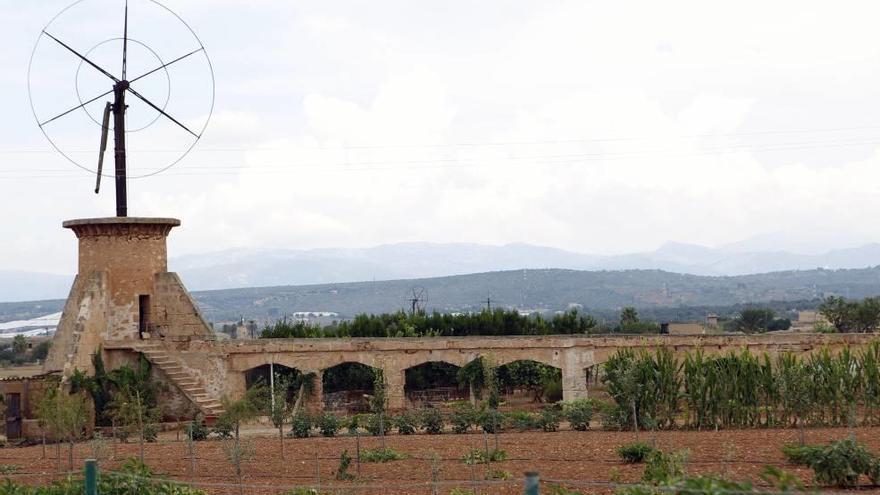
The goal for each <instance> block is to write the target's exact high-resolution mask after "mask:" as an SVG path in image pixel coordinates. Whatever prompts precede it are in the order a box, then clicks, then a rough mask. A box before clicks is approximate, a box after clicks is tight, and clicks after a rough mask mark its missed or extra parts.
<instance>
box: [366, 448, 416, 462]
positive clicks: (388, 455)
mask: <svg viewBox="0 0 880 495" xmlns="http://www.w3.org/2000/svg"><path fill="white" fill-rule="evenodd" d="M401 459H406V454H402V453H400V452H398V451H396V450H394V449H392V448H391V447H386V448H384V449H382V448H379V449H367V450H364V451H363V452H361V460H362V461H364V462H391V461H399V460H401Z"/></svg>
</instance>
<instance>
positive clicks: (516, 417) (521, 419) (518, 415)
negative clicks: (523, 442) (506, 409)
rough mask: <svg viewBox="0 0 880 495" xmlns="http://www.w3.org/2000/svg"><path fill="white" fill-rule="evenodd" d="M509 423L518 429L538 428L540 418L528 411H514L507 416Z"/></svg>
mask: <svg viewBox="0 0 880 495" xmlns="http://www.w3.org/2000/svg"><path fill="white" fill-rule="evenodd" d="M507 424H508V425H510V427H511V428H513V429H515V430H516V431H528V430H533V429H535V428H537V425H538V419H537V418H536V417H535V415H534V414H532V413H530V412H526V411H514V412H512V413H510V414H509V415H508V416H507Z"/></svg>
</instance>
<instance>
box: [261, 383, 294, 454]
mask: <svg viewBox="0 0 880 495" xmlns="http://www.w3.org/2000/svg"><path fill="white" fill-rule="evenodd" d="M274 385H275V390H274V391H273V390H270V391H268V393H269V400H265V401H263V404H264V405H263V410H264V412H265V413H266V416H268V417H269V420H270V421H272V424H273V425H275V428H278V446H279V447H280V450H281V459H284V423H285V422H287V420H288V418H290V415H291V413H292V412H293V410H292V409H293V407H292V406H293V404H291V403H290V402H289V401H288V397H290V394H289V393H288V391H289V390H290V388H291V381H290V380H289V379H288V378H286V377H284V376H282V375H281V374H276V376H275V379H274ZM298 392H299V390H298Z"/></svg>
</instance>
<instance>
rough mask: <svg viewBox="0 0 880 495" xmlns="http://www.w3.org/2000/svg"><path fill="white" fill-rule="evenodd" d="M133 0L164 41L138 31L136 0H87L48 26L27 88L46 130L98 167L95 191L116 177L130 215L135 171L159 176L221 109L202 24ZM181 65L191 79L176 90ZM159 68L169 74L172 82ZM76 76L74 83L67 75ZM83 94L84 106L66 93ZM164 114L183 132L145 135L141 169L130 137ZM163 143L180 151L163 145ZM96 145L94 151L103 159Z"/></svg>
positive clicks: (90, 167)
mask: <svg viewBox="0 0 880 495" xmlns="http://www.w3.org/2000/svg"><path fill="white" fill-rule="evenodd" d="M131 3H132V6H131V7H132V9H131V10H136V11H137V13H138V16H139V17H138V19H139V20H141V21H143V22H142V23H135V22H132V26H135V25H137V26H138V27H137V28H136V31H138V32H139V33H140V34H141V35H142V36H152V38H153V41H154V42H155V44H156V45H158V46H156V47H155V48H153V47H151V46H150V44H148V43H147V42H145V41H142V40H141V39H139V37H133V36H130V31H129V27H130V23H129V12H130V6H129V0H79V1H77V2H74V3H73V4H71V5H70V6H68V7H67V8H65V9H63V10H62V11H61V12H59V13H58V14H57V15H56V16H55V17H54V18H52V20H51V21H49V23H48V24H46V26H45V27H44V28H43V29H42V31H41V32H40V35H39V37H38V38H37V42H36V44H35V46H34V50H33V52H32V54H31V61H30V65H29V67H28V94H29V97H30V103H31V109H32V110H33V113H34V118H35V119H36V121H37V124H38V125H39V127H40V130H41V131H42V132H43V134H44V135H45V136H46V138H47V139H48V140H49V142H50V143H51V145H52V146H53V147H54V148H55V149H56V150H57V151H58V152H59V153H61V154H62V155H63V156H64V157H65V158H66V159H67V160H68V161H70V162H71V163H73V164H74V165H76V166H78V167H80V168H83V169H85V170H87V171H89V172H91V173H94V174H95V177H96V179H95V193H99V192H100V190H101V178H102V177H105V176H107V177H112V178H113V179H114V181H115V186H116V216H117V217H126V216H128V181H129V179H132V178H140V177H146V176H151V175H155V174H157V173H160V172H162V171H164V170H167V169H168V168H170V167H171V166H173V165H174V164H176V163H177V162H179V161H180V160H181V159H183V157H184V156H186V154H187V153H189V151H190V150H192V149H193V147H194V146H195V144H196V143H197V142H198V140H199V139H200V138H201V136H202V133H203V132H204V130H205V129H206V128H207V125H208V122H209V121H210V118H211V114H212V112H213V108H214V75H213V69H212V67H211V62H210V59H209V58H208V55H207V52H206V51H205V47H204V45H202V43H201V41H200V40H199V38H198V36H196V34H195V32H194V31H193V30H192V29H191V28H190V27H189V25H187V24H186V23H185V22H184V21H183V20H182V19H181V18H180V17H179V16H178V15H177V14H175V13H174V12H173V11H172V10H170V9H168V8H167V7H165V6H164V5H162V4H160V3H159V2H157V1H155V0H132V1H131ZM132 20H134V17H133V18H132ZM107 33H109V35H108V34H107ZM163 55H164V56H165V57H164V58H163ZM168 55H170V56H168ZM196 65H197V67H196ZM74 69H75V70H74ZM133 69H136V71H135V70H133ZM174 70H178V71H189V72H190V73H187V74H184V75H183V77H181V79H182V80H184V81H186V82H187V87H176V88H175V95H176V97H175V98H172V95H171V89H172V84H171V80H172V78H171V73H172V71H174ZM193 72H194V73H193ZM160 75H164V76H165V77H164V79H165V81H164V83H163V81H161V79H163V78H161V77H160ZM69 76H72V81H73V84H70V85H68V84H65V81H64V78H65V77H69ZM83 93H85V94H86V96H85V97H83ZM162 93H164V94H162ZM74 94H75V97H76V99H77V100H78V103H77V104H74V102H73V101H66V100H67V99H68V98H72V97H73V95H74ZM154 95H159V96H160V97H161V98H155V97H154ZM133 104H134V105H135V106H132V105H133ZM175 105H177V107H178V110H174V109H173V107H175ZM98 108H101V110H100V111H98ZM130 108H131V111H130V110H129V109H130ZM132 117H138V118H140V120H141V121H143V122H142V124H143V125H131V121H130V119H131V118H132ZM89 120H91V121H92V122H94V123H95V124H97V125H98V126H99V127H100V140H99V141H98V146H97V151H98V157H97V160H96V161H92V160H94V158H89V159H87V158H85V157H84V156H82V155H80V153H82V151H80V150H82V148H84V147H87V146H86V145H85V144H84V143H83V140H84V139H87V138H86V137H85V136H87V134H84V133H83V129H84V125H83V124H88V121H89ZM158 122H164V123H165V124H166V125H168V126H170V127H172V128H173V129H174V130H175V131H176V132H178V133H179V134H180V136H183V139H181V138H180V136H175V135H173V134H171V133H169V132H168V129H159V130H158V134H156V133H154V134H155V135H154V136H151V137H149V138H143V139H141V142H142V143H144V144H146V145H148V146H149V147H150V148H152V149H147V150H144V152H143V154H142V155H141V156H138V157H137V158H138V159H136V160H134V162H135V163H136V164H137V166H136V167H135V170H133V167H132V161H133V160H132V158H133V157H132V152H131V149H129V148H127V144H128V143H127V141H128V140H129V139H130V138H131V136H132V134H133V133H135V132H140V131H144V130H146V129H148V128H151V127H153V125H154V124H156V123H158ZM111 129H112V131H113V144H114V146H113V148H114V149H113V162H114V166H113V172H112V174H106V173H105V171H104V168H105V167H104V156H105V153H106V149H107V144H108V139H109V132H110V130H111ZM92 143H94V141H92ZM158 143H162V144H163V145H166V146H165V147H170V148H172V149H171V150H167V149H164V147H163V149H161V151H159V150H158V149H157V148H158V146H157V144H158ZM157 151H158V153H156V154H151V152H157ZM92 153H94V151H92V152H90V153H88V155H91V157H94V155H93V154H92ZM132 172H134V173H132Z"/></svg>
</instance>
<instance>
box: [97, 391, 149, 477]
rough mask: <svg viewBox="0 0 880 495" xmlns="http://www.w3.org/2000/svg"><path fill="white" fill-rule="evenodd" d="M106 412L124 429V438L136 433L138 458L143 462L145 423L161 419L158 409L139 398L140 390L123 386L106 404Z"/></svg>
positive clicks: (145, 439) (145, 436) (145, 438)
mask: <svg viewBox="0 0 880 495" xmlns="http://www.w3.org/2000/svg"><path fill="white" fill-rule="evenodd" d="M107 413H108V415H109V416H110V418H111V419H112V420H113V424H116V425H120V426H121V427H122V428H124V429H125V431H126V438H128V437H129V436H131V434H132V433H135V434H137V436H138V443H139V444H140V460H141V462H144V442H146V441H147V433H146V431H147V425H148V424H153V423H156V422H157V421H159V419H161V418H160V412H159V409H158V408H156V407H149V406H148V405H147V404H146V403H145V402H144V400H143V399H142V398H141V393H140V390H137V389H133V388H129V387H125V388H123V389H122V390H120V391H118V392H117V393H116V395H114V396H113V399H111V400H110V403H109V404H107ZM151 430H152V429H151ZM152 431H154V430H152ZM150 436H153V435H150ZM152 439H154V438H151V440H152Z"/></svg>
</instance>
